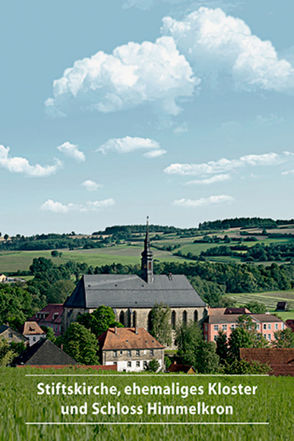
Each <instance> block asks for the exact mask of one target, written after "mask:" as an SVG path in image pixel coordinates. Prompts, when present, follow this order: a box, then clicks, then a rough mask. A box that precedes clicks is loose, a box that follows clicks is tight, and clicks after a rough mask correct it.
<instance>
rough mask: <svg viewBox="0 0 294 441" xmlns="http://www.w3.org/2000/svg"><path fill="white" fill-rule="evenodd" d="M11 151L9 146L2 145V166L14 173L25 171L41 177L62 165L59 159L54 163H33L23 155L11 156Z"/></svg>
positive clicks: (0, 162) (0, 164) (0, 154)
mask: <svg viewBox="0 0 294 441" xmlns="http://www.w3.org/2000/svg"><path fill="white" fill-rule="evenodd" d="M9 152H10V148H9V147H4V146H3V145H0V166H1V167H3V168H6V169H7V170H8V171H10V172H12V173H23V174H25V175H27V176H33V177H38V178H41V177H44V176H50V175H52V174H54V173H56V171H57V170H58V169H59V168H60V167H61V165H62V163H61V162H60V161H58V160H55V164H54V165H40V164H35V165H31V164H30V163H29V161H28V160H27V159H26V158H23V157H21V156H9Z"/></svg>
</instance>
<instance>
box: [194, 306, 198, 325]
mask: <svg viewBox="0 0 294 441" xmlns="http://www.w3.org/2000/svg"><path fill="white" fill-rule="evenodd" d="M197 321H198V311H197V309H195V311H194V322H197Z"/></svg>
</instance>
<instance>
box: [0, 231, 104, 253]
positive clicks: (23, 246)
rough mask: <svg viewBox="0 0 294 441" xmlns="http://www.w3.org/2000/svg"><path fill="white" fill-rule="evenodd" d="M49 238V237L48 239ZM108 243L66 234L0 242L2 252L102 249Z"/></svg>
mask: <svg viewBox="0 0 294 441" xmlns="http://www.w3.org/2000/svg"><path fill="white" fill-rule="evenodd" d="M46 236H47V237H46ZM107 243H108V240H107V239H100V240H99V241H98V240H97V239H96V240H93V239H91V238H73V237H71V236H69V235H68V236H67V235H65V234H48V235H45V234H42V235H37V236H30V237H25V236H15V237H11V238H10V240H6V241H2V242H0V250H7V251H9V250H19V251H34V250H37V251H40V250H55V249H63V248H69V249H74V248H84V249H87V248H102V247H103V246H105V245H106V244H107Z"/></svg>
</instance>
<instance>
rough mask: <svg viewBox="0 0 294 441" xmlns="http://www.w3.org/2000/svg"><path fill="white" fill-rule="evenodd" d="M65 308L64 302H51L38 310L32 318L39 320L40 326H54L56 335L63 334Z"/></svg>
mask: <svg viewBox="0 0 294 441" xmlns="http://www.w3.org/2000/svg"><path fill="white" fill-rule="evenodd" d="M63 309H64V308H63V304H62V303H50V304H49V305H47V306H45V308H43V309H41V311H39V312H37V314H35V315H34V316H33V317H32V318H31V320H32V321H35V322H37V323H38V324H39V325H40V326H46V327H47V328H52V330H53V332H54V334H55V336H56V337H58V336H59V335H61V326H62V315H63Z"/></svg>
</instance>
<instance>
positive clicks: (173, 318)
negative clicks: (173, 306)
mask: <svg viewBox="0 0 294 441" xmlns="http://www.w3.org/2000/svg"><path fill="white" fill-rule="evenodd" d="M171 322H172V328H173V329H176V311H173V312H172V315H171Z"/></svg>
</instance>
